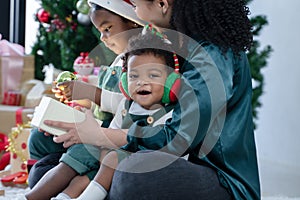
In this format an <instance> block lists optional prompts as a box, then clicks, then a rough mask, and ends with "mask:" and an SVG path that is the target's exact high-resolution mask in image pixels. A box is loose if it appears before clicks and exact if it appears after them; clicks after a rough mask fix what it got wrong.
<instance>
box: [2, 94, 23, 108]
mask: <svg viewBox="0 0 300 200" xmlns="http://www.w3.org/2000/svg"><path fill="white" fill-rule="evenodd" d="M21 99H22V93H21V91H11V90H9V91H6V92H4V97H3V100H2V104H3V105H10V106H20V105H21Z"/></svg>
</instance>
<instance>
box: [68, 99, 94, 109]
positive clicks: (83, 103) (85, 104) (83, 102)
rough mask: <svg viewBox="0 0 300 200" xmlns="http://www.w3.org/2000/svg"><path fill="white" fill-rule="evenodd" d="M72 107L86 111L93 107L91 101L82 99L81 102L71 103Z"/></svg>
mask: <svg viewBox="0 0 300 200" xmlns="http://www.w3.org/2000/svg"><path fill="white" fill-rule="evenodd" d="M70 103H71V105H70V106H72V107H74V108H76V107H83V108H86V109H91V106H92V102H91V100H89V99H80V100H73V101H70Z"/></svg>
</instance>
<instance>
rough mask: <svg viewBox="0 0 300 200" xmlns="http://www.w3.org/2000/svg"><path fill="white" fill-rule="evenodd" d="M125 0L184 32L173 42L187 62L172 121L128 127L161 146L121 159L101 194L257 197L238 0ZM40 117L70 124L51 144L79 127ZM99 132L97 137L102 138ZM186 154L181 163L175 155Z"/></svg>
mask: <svg viewBox="0 0 300 200" xmlns="http://www.w3.org/2000/svg"><path fill="white" fill-rule="evenodd" d="M131 2H133V4H134V5H135V11H136V13H137V15H138V16H139V17H140V18H141V19H143V20H145V21H148V22H150V23H152V24H153V25H155V27H156V28H158V29H159V30H160V31H162V32H165V33H166V34H168V37H170V34H172V33H174V32H173V31H171V30H167V28H169V29H172V30H175V31H178V32H180V33H182V34H183V35H180V37H179V40H178V44H179V46H180V47H181V48H182V49H185V50H186V53H187V54H186V60H187V62H186V63H185V64H184V65H183V66H182V68H181V73H182V80H183V81H182V85H181V90H180V94H179V97H178V101H179V102H178V104H177V106H175V108H174V112H173V115H172V120H170V121H168V122H167V123H166V124H165V125H164V127H163V129H161V130H160V131H157V130H156V129H154V128H144V127H138V126H136V127H131V128H130V129H129V130H128V134H130V135H132V136H135V141H136V143H137V145H138V144H142V145H146V146H147V148H148V149H153V150H157V149H159V150H160V151H155V152H150V153H149V152H140V153H136V154H133V155H131V156H130V157H129V158H128V159H125V160H124V161H123V162H121V163H120V165H119V167H118V169H117V170H116V171H115V175H114V178H113V181H112V186H111V189H110V192H109V194H108V199H260V183H259V174H258V167H257V156H256V146H255V139H254V131H253V120H252V108H251V98H252V86H251V76H250V68H249V64H248V60H247V56H246V53H245V52H246V51H247V50H249V48H250V47H251V44H252V34H251V24H250V21H249V19H248V17H247V15H248V14H249V10H248V8H247V7H246V5H245V2H244V1H242V0H222V1H219V0H189V1H187V0H134V1H131ZM174 34H177V33H174ZM45 123H47V124H48V125H53V126H57V127H61V128H66V129H68V130H70V131H69V134H68V135H65V136H64V137H58V138H57V140H56V141H57V142H67V141H68V140H70V139H72V140H75V141H79V139H78V138H81V137H84V134H83V132H76V133H74V125H73V124H67V123H61V122H55V121H46V122H45ZM84 123H86V124H87V122H84ZM105 131H106V129H103V130H102V132H99V133H98V137H99V138H104V137H105V135H106V133H105ZM78 134H79V135H80V137H79V136H78ZM131 139H132V137H131ZM116 141H118V139H113V142H116ZM131 142H132V141H131ZM71 143H72V142H71ZM94 143H96V142H94ZM161 151H165V152H166V153H165V152H161ZM171 154H173V155H171ZM186 154H188V155H189V156H188V161H187V160H184V159H182V158H178V157H177V156H182V155H186ZM176 155H177V156H176ZM141 191H142V192H141Z"/></svg>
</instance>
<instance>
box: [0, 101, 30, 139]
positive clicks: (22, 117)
mask: <svg viewBox="0 0 300 200" xmlns="http://www.w3.org/2000/svg"><path fill="white" fill-rule="evenodd" d="M33 112H34V108H24V107H22V106H7V105H0V121H1V125H0V132H1V133H5V134H8V133H10V132H11V128H12V127H15V126H16V124H22V123H27V122H29V121H30V117H29V115H32V114H33Z"/></svg>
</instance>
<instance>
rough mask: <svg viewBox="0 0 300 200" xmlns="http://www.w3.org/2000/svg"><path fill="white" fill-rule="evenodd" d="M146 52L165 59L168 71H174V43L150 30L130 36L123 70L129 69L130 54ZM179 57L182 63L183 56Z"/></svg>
mask: <svg viewBox="0 0 300 200" xmlns="http://www.w3.org/2000/svg"><path fill="white" fill-rule="evenodd" d="M145 54H150V55H154V56H157V57H159V58H162V59H164V60H165V62H166V65H167V66H168V69H167V70H168V73H170V72H171V71H173V69H174V66H175V63H174V57H173V54H174V50H173V46H172V44H170V43H167V42H166V41H164V39H163V38H161V37H159V36H157V35H155V34H153V33H151V32H150V31H147V32H146V33H145V34H142V33H140V34H139V35H137V36H133V37H132V38H130V40H129V41H128V46H127V48H126V53H125V54H124V56H123V61H124V63H123V70H124V71H127V64H128V63H127V62H128V59H129V57H130V56H133V55H135V56H138V55H145ZM177 57H178V55H177ZM178 59H179V63H181V62H182V58H181V57H178ZM145 62H147V61H145Z"/></svg>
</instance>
